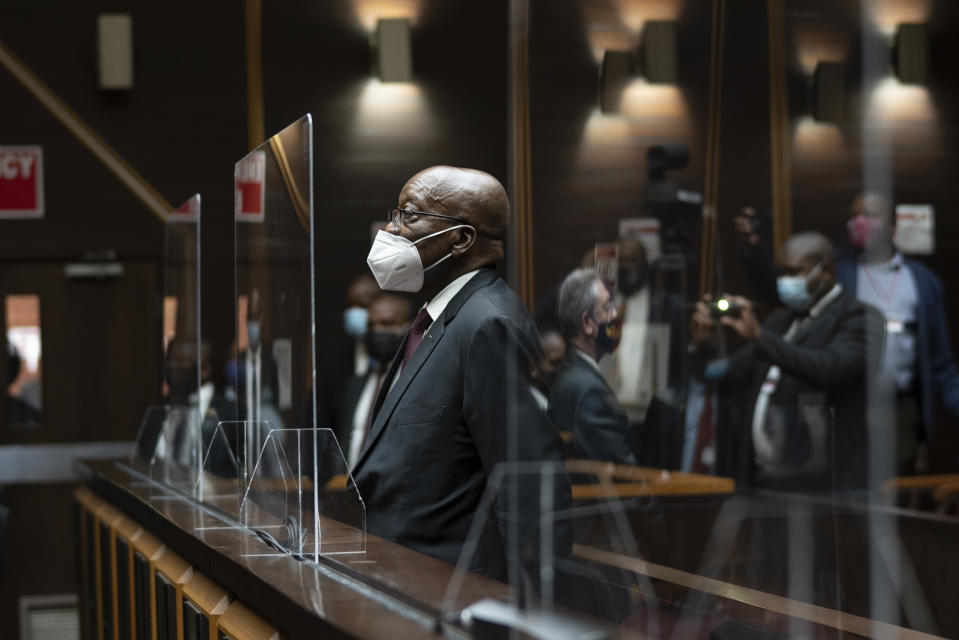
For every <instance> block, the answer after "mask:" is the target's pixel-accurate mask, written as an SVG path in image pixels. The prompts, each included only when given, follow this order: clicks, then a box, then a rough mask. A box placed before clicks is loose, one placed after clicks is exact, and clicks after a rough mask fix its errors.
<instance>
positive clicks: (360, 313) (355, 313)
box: [343, 307, 366, 338]
mask: <svg viewBox="0 0 959 640" xmlns="http://www.w3.org/2000/svg"><path fill="white" fill-rule="evenodd" d="M343 331H345V332H346V335H348V336H350V337H352V338H362V337H363V336H365V335H366V309H364V308H363V307H350V308H349V309H347V310H346V311H344V312H343Z"/></svg>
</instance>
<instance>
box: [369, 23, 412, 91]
mask: <svg viewBox="0 0 959 640" xmlns="http://www.w3.org/2000/svg"><path fill="white" fill-rule="evenodd" d="M370 45H371V48H372V58H373V73H374V74H375V75H376V76H377V77H378V78H379V79H380V81H382V82H410V81H412V80H413V48H412V43H411V37H410V22H409V20H407V19H406V18H381V19H380V20H377V22H376V31H375V32H374V33H373V36H372V37H371V41H370Z"/></svg>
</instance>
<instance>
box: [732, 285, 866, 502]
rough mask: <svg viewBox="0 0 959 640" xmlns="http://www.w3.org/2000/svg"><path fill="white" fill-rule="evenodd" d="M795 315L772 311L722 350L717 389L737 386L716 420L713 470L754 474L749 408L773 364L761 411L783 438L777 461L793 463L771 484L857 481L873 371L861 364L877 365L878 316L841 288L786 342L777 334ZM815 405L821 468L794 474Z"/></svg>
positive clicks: (852, 484)
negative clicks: (730, 406) (741, 342)
mask: <svg viewBox="0 0 959 640" xmlns="http://www.w3.org/2000/svg"><path fill="white" fill-rule="evenodd" d="M795 317H796V316H795V314H794V313H792V312H790V311H787V310H784V309H780V310H778V311H775V312H773V313H772V314H771V315H770V316H769V318H767V320H766V322H765V323H764V324H763V330H762V332H761V334H760V336H759V337H758V338H757V339H756V340H755V341H754V342H753V343H751V344H750V345H748V346H746V347H744V348H743V349H741V350H740V351H738V352H737V353H735V354H733V355H732V356H731V357H730V369H729V373H728V374H727V376H726V378H725V379H724V380H723V388H724V389H725V390H727V391H728V390H730V389H736V388H737V387H738V388H740V389H741V390H742V391H743V393H742V394H741V396H740V398H741V404H740V406H739V407H738V410H737V411H734V412H733V419H732V420H731V421H730V422H727V423H726V424H725V425H723V424H721V425H720V429H721V430H724V431H725V433H720V434H719V440H720V443H719V445H718V454H719V459H718V460H717V471H718V472H720V473H722V474H724V475H732V476H734V477H736V478H737V480H739V481H740V482H743V483H745V484H752V483H753V480H755V477H754V475H753V474H754V472H755V469H754V468H753V449H752V416H753V410H754V408H755V404H756V398H757V396H758V394H759V390H760V387H761V386H762V384H763V381H764V380H765V378H766V374H767V371H768V370H769V367H770V366H771V365H778V366H779V367H780V368H781V370H782V378H781V380H780V382H779V385H778V387H777V389H776V391H775V392H774V393H773V395H772V396H771V397H770V413H769V414H767V415H774V414H775V415H776V416H777V418H778V419H779V420H780V424H781V426H782V428H783V430H784V433H783V434H782V435H783V437H784V438H785V443H786V445H785V447H784V449H785V451H786V458H785V459H784V460H782V464H783V465H785V466H787V467H789V466H792V467H795V468H796V470H797V474H798V475H797V477H796V478H793V479H792V480H793V482H790V479H789V478H785V479H781V480H780V481H779V482H778V483H773V484H772V486H779V487H782V488H795V489H828V488H832V489H861V488H865V487H866V486H867V480H868V474H867V471H868V469H867V461H868V455H869V452H868V428H867V424H868V421H867V406H866V391H867V387H868V385H869V384H871V382H872V381H873V380H874V378H875V373H876V371H875V366H870V367H867V362H869V363H875V365H878V363H879V362H880V361H881V354H882V348H883V338H884V325H883V320H882V316H881V314H880V313H879V311H878V310H876V309H874V308H873V307H870V306H868V305H865V304H863V303H861V302H859V301H858V300H856V299H854V298H852V297H851V296H849V295H847V294H846V293H845V291H844V292H842V293H841V294H840V295H839V296H838V297H837V298H836V299H835V300H833V301H832V302H831V303H830V304H828V305H827V306H826V307H825V308H824V309H823V310H822V311H821V312H820V313H819V314H818V315H817V316H816V317H814V318H809V319H808V320H807V322H806V324H805V325H804V326H803V327H802V328H801V329H800V330H799V333H798V334H797V335H796V336H795V337H794V339H793V340H792V341H790V342H786V341H785V340H783V338H782V336H783V334H785V333H786V331H787V330H788V329H789V326H790V325H791V324H792V322H793V319H794V318H795ZM867 353H869V354H870V355H868V356H867ZM727 399H728V396H727ZM819 402H821V404H822V406H821V407H818V406H817V403H819ZM820 409H821V411H820ZM817 412H818V415H820V416H823V417H824V419H825V421H826V425H825V426H826V431H825V435H826V451H825V453H826V457H825V463H826V467H825V469H823V470H821V471H818V472H815V471H814V472H808V471H806V472H805V474H802V473H801V472H800V469H801V468H802V467H803V465H804V464H805V463H807V462H808V460H809V456H810V454H811V444H812V443H811V441H810V433H809V420H810V415H814V414H817ZM767 424H768V422H767Z"/></svg>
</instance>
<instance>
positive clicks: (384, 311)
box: [334, 293, 413, 467]
mask: <svg viewBox="0 0 959 640" xmlns="http://www.w3.org/2000/svg"><path fill="white" fill-rule="evenodd" d="M412 321H413V306H412V304H410V301H409V300H408V299H406V298H404V297H402V296H399V295H396V294H393V293H380V294H379V295H378V296H377V297H375V298H374V299H373V301H372V302H371V303H370V305H369V309H368V314H367V330H366V333H365V335H364V337H363V341H364V343H365V345H366V353H368V354H369V356H368V357H369V364H368V366H367V367H366V371H365V372H363V373H355V374H353V375H352V376H350V377H349V378H348V379H347V381H346V385H345V388H344V390H343V394H342V396H341V398H340V401H339V403H338V406H337V419H336V426H335V428H334V431H335V432H336V437H337V440H339V443H340V448H341V449H342V451H343V454H344V455H345V456H346V459H347V463H348V464H349V466H350V467H352V466H353V465H355V464H356V460H357V458H359V454H360V450H361V449H362V446H363V443H364V442H365V441H366V436H367V433H368V432H369V427H370V423H371V418H372V413H373V403H374V402H375V400H376V395H377V392H378V391H379V389H380V386H381V385H382V384H383V380H384V379H385V378H386V372H387V371H388V369H389V366H390V363H391V362H392V361H393V356H395V355H396V352H397V351H398V350H399V348H400V345H402V344H403V340H404V338H406V333H407V332H408V331H409V329H410V322H412Z"/></svg>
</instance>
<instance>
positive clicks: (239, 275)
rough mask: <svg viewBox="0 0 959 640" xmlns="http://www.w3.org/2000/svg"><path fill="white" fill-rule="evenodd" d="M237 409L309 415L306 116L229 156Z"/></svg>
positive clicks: (279, 418)
mask: <svg viewBox="0 0 959 640" xmlns="http://www.w3.org/2000/svg"><path fill="white" fill-rule="evenodd" d="M234 187H235V208H234V219H235V231H236V269H235V283H236V297H235V313H236V315H235V318H236V326H237V337H236V354H237V355H236V361H235V362H236V367H235V369H236V372H237V376H236V382H235V384H236V397H237V417H238V418H239V419H242V420H249V421H252V422H259V421H267V422H270V423H271V424H273V425H274V426H277V427H279V426H295V425H302V424H305V423H307V422H308V421H309V422H312V419H311V418H312V415H313V387H314V384H313V379H314V375H313V372H314V362H313V314H314V298H313V267H312V265H313V262H312V259H311V258H312V255H313V235H312V229H313V223H312V220H313V212H312V202H313V193H312V190H313V169H312V121H311V119H310V116H309V115H306V116H304V117H303V118H301V119H299V120H297V121H296V122H294V123H293V124H291V125H290V126H288V127H286V128H285V129H283V130H282V131H280V132H279V133H277V134H276V135H274V136H273V137H271V138H270V139H269V140H267V141H266V142H264V143H263V144H261V145H260V146H259V147H257V148H256V149H255V150H253V151H251V152H250V153H249V154H248V155H246V156H245V157H244V158H243V159H241V160H240V161H239V162H237V163H236V167H235V176H234Z"/></svg>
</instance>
